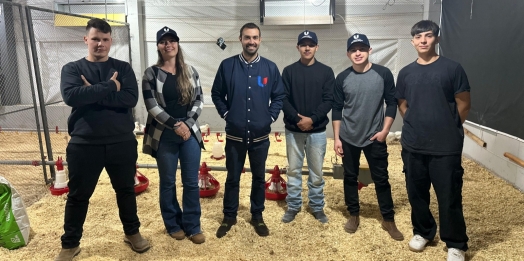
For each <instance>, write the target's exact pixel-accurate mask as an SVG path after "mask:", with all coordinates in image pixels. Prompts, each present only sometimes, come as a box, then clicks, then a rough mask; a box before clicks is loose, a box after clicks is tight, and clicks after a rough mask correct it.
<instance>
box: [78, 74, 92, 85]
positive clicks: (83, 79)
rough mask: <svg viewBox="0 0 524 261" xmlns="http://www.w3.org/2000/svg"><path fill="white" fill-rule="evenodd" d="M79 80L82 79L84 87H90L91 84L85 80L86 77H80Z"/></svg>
mask: <svg viewBox="0 0 524 261" xmlns="http://www.w3.org/2000/svg"><path fill="white" fill-rule="evenodd" d="M80 78H82V81H84V86H86V87H87V86H91V84H90V83H89V82H88V81H87V80H86V77H84V75H80Z"/></svg>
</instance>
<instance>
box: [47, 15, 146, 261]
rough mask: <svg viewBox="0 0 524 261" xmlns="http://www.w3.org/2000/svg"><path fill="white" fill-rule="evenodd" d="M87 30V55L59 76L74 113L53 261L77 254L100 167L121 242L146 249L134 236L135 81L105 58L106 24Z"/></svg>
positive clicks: (125, 66)
mask: <svg viewBox="0 0 524 261" xmlns="http://www.w3.org/2000/svg"><path fill="white" fill-rule="evenodd" d="M86 31H87V32H86V36H84V42H85V43H86V45H87V47H88V55H87V56H86V57H85V58H82V59H80V60H78V61H74V62H70V63H68V64H66V65H65V66H64V67H63V68H62V74H61V83H60V91H61V93H62V97H63V99H64V102H65V103H66V104H67V105H69V106H71V107H73V109H72V110H71V115H70V116H69V119H68V131H69V135H71V140H70V141H69V144H68V145H67V150H66V157H67V162H68V169H69V184H68V186H69V194H68V196H67V203H66V207H65V218H64V234H63V235H62V238H61V239H62V250H61V251H60V254H59V255H58V256H57V257H56V259H55V260H59V261H60V260H72V258H73V257H74V256H76V255H77V254H78V253H79V252H80V247H79V245H80V238H81V237H82V231H83V228H82V227H83V225H84V221H85V218H86V214H87V208H88V205H89V198H90V197H91V195H92V194H93V191H94V190H95V187H96V184H97V182H98V178H99V177H100V173H101V171H102V169H103V168H104V167H105V168H106V171H107V173H108V174H109V177H110V179H111V184H112V185H113V189H114V190H115V192H116V199H117V204H118V209H119V214H120V220H121V221H122V224H123V227H124V233H125V238H124V241H125V242H127V243H129V244H130V245H131V248H132V249H133V250H134V251H136V252H139V253H142V252H145V251H147V250H148V249H149V242H148V241H147V240H146V239H144V238H142V236H141V235H140V233H139V227H140V221H139V220H138V216H137V207H136V198H135V192H134V175H135V173H136V160H137V158H138V153H137V141H136V139H135V136H134V134H133V129H134V123H133V116H132V114H131V109H132V108H133V107H135V105H136V103H137V101H138V85H137V81H136V77H135V74H134V72H133V69H132V68H131V65H130V64H129V63H127V62H124V61H119V60H116V59H113V58H110V57H109V55H108V54H109V50H110V47H111V43H112V39H111V27H110V26H109V24H108V23H107V22H105V21H103V20H101V19H91V20H89V22H88V23H87V27H86Z"/></svg>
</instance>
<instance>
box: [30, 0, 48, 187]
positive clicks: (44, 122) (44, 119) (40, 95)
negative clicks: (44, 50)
mask: <svg viewBox="0 0 524 261" xmlns="http://www.w3.org/2000/svg"><path fill="white" fill-rule="evenodd" d="M25 11H26V18H27V28H28V32H29V43H30V44H31V53H32V55H33V65H34V69H35V77H36V88H37V91H38V100H39V101H40V115H41V116H42V125H43V128H44V137H45V141H46V148H47V158H48V159H49V160H53V149H52V147H51V139H50V136H49V126H48V123H47V114H46V109H45V101H44V94H43V92H42V88H43V87H42V78H41V76H40V65H39V63H38V53H37V51H36V39H35V32H34V28H33V19H32V17H31V7H30V6H26V8H25ZM49 170H50V172H51V178H52V179H54V178H55V169H54V168H53V167H52V166H50V167H49ZM46 179H47V177H46ZM50 182H51V180H46V183H50Z"/></svg>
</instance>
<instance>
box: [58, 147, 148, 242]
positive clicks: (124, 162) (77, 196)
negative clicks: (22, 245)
mask: <svg viewBox="0 0 524 261" xmlns="http://www.w3.org/2000/svg"><path fill="white" fill-rule="evenodd" d="M66 157H67V158H66V159H67V164H68V169H69V184H68V186H69V194H68V195H67V202H66V206H65V217H64V235H62V238H61V239H62V247H63V248H74V247H77V246H78V245H80V238H82V232H83V225H84V222H85V219H86V214H87V208H88V205H89V198H91V195H93V192H94V190H95V187H96V184H97V182H98V178H99V177H100V173H101V172H102V169H103V168H104V167H105V168H106V171H107V174H108V175H109V178H110V179H111V185H112V186H113V189H114V190H115V192H116V201H117V204H118V210H119V215H120V220H121V221H122V224H123V227H124V233H125V234H126V235H133V234H136V233H138V229H139V227H140V221H139V220H138V216H137V213H136V212H137V208H136V197H135V189H134V185H135V181H134V176H135V173H136V160H137V158H138V153H137V141H136V140H130V141H125V142H120V143H115V144H107V145H88V144H71V143H69V144H68V145H67V150H66Z"/></svg>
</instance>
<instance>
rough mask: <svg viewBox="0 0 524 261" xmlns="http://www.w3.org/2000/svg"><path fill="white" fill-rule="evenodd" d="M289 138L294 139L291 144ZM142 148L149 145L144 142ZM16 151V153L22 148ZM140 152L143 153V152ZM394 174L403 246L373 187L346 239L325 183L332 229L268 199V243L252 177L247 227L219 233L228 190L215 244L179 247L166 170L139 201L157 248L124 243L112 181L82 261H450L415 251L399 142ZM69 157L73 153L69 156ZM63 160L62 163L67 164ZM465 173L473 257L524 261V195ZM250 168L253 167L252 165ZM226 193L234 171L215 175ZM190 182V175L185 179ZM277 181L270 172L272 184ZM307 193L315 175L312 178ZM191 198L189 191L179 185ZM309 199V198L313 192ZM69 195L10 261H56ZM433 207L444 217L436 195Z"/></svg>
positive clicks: (212, 224)
mask: <svg viewBox="0 0 524 261" xmlns="http://www.w3.org/2000/svg"><path fill="white" fill-rule="evenodd" d="M283 139H284V138H283ZM214 141H215V140H214V139H211V141H210V142H209V143H207V148H208V150H207V151H204V152H203V153H202V161H205V162H207V164H208V165H209V166H224V165H225V160H214V159H211V148H212V146H213V142H214ZM141 142H142V140H141V138H140V137H139V144H141ZM332 146H333V142H332V140H329V141H328V151H327V154H326V158H325V162H324V166H325V167H326V168H328V169H329V168H330V167H331V165H332V163H331V157H332V156H333V155H334V152H333V151H332ZM14 149H16V148H14ZM139 151H140V145H139ZM388 151H389V153H390V156H389V159H390V164H389V172H390V182H391V185H392V193H393V199H394V202H395V211H396V217H395V218H396V222H397V226H398V228H399V229H400V231H402V232H403V233H404V235H405V240H404V241H402V242H397V241H394V240H392V239H390V238H389V236H388V234H387V233H386V232H385V231H383V230H382V229H381V228H380V221H381V216H380V213H379V209H378V204H377V200H376V196H375V191H374V187H373V184H370V185H369V186H368V187H364V188H363V189H362V190H361V191H360V201H361V222H360V227H359V229H358V230H357V232H356V233H355V234H348V233H346V232H344V229H343V226H344V223H345V222H346V219H347V218H348V213H347V211H346V207H345V205H344V197H343V188H342V180H339V179H333V178H332V177H325V180H326V185H325V189H324V192H325V195H326V199H325V201H326V206H325V212H326V214H327V216H328V217H329V223H328V224H325V225H324V224H321V223H320V222H318V221H317V220H315V219H314V218H313V216H312V215H311V213H310V212H309V210H308V209H307V207H306V206H307V196H306V198H305V200H304V207H303V209H302V212H300V213H299V214H298V215H297V218H296V220H295V221H293V222H291V223H289V224H283V223H282V222H281V221H280V219H281V217H282V215H283V213H284V211H285V209H286V203H285V201H266V210H265V211H264V219H265V221H266V223H267V225H268V227H269V229H270V233H271V234H270V236H268V237H265V238H262V237H258V236H257V235H256V234H255V232H254V230H253V228H252V227H251V226H250V224H249V219H250V213H249V193H250V182H251V178H250V174H249V173H246V174H243V175H242V179H241V190H240V209H239V213H238V224H237V225H235V226H233V228H232V229H231V231H230V232H229V233H228V235H227V236H225V237H224V238H221V239H217V238H216V236H215V232H216V229H217V228H218V226H219V225H220V221H221V219H222V199H223V193H224V190H223V187H222V188H221V189H220V191H219V192H218V194H217V195H216V196H215V197H212V198H203V199H201V204H202V218H201V222H202V229H203V230H204V234H205V235H206V237H207V240H206V242H205V243H204V244H202V245H195V244H193V243H191V241H189V240H182V241H176V240H174V239H172V238H170V237H169V236H168V235H167V234H166V233H165V229H164V226H163V223H162V219H161V216H160V211H159V206H158V172H157V170H156V169H140V171H141V172H142V173H143V174H144V175H146V176H147V177H148V178H149V180H150V186H149V188H148V189H147V190H146V191H145V192H144V193H142V194H140V195H138V197H137V202H138V211H139V217H140V221H141V223H142V226H141V233H142V234H143V235H144V236H145V237H146V238H148V239H149V240H150V242H151V245H152V248H151V249H150V250H149V251H148V252H146V253H144V254H136V253H134V252H132V251H131V250H130V249H129V247H128V246H127V245H126V244H124V242H123V240H122V237H123V232H122V225H121V223H120V221H119V219H118V208H117V206H116V200H115V195H114V191H113V190H112V188H111V184H110V182H109V178H108V177H107V175H106V174H105V173H104V174H102V176H101V178H100V180H99V183H98V186H97V188H96V190H95V193H94V194H93V196H92V198H91V205H90V208H89V211H88V216H87V220H86V223H85V225H84V236H83V238H82V241H81V248H82V252H81V253H80V255H79V256H78V257H76V258H75V260H445V257H446V252H445V251H444V247H445V244H444V243H443V242H442V241H440V240H438V237H437V239H436V241H435V242H434V243H432V244H431V245H430V246H428V247H427V248H426V250H425V251H424V252H422V253H414V252H411V251H409V249H408V246H407V244H408V242H409V240H410V238H411V234H412V232H411V231H412V227H411V221H410V206H409V202H408V200H407V195H406V189H405V181H404V177H403V173H402V172H401V170H402V163H401V159H400V145H399V144H398V142H397V143H395V142H393V143H391V144H389V147H388ZM62 153H63V152H62ZM58 154H59V153H55V157H56V156H59V155H58ZM139 163H155V161H154V159H152V158H151V157H149V156H147V155H143V154H140V156H139ZM274 165H279V166H280V167H282V166H285V165H286V157H285V140H284V141H282V142H275V138H274V137H272V139H271V148H270V153H269V158H268V160H267V165H266V167H267V168H272V167H274ZM463 165H464V169H465V176H464V190H463V198H464V200H463V204H464V214H465V218H466V223H467V226H468V230H467V231H468V235H469V237H470V241H469V245H470V250H469V251H468V252H467V258H468V259H470V260H521V259H522V258H523V256H524V248H523V247H522V246H523V245H524V229H523V226H524V214H523V213H524V212H523V209H524V194H522V193H521V192H520V191H518V190H517V189H515V188H514V187H512V186H511V185H509V184H508V183H506V182H505V181H503V180H502V179H500V178H498V177H496V176H494V175H493V174H492V173H490V172H488V171H487V170H486V169H484V168H482V167H481V166H480V165H478V164H477V163H475V162H473V161H471V160H468V159H464V160H463ZM246 166H249V165H248V163H246ZM211 173H212V175H214V177H215V178H217V180H219V181H220V183H221V184H222V185H223V184H224V182H225V179H226V173H225V172H223V171H211ZM177 176H178V177H177V180H180V174H177ZM269 176H270V174H267V176H266V177H267V178H269ZM303 180H304V185H305V182H306V180H307V176H304V177H303ZM177 185H178V187H177V194H178V195H179V199H181V193H182V189H181V183H180V182H178V183H177ZM303 195H307V187H305V189H304V192H303ZM65 199H66V196H65V195H63V196H52V195H50V194H49V193H46V195H45V196H44V197H43V198H41V199H40V200H39V201H37V202H35V203H34V204H32V205H31V206H29V207H28V208H27V211H28V215H29V218H30V221H31V229H32V231H31V235H30V242H29V244H28V245H27V246H26V247H23V248H20V249H18V250H11V251H9V250H7V249H0V256H1V257H2V258H1V259H2V260H51V259H52V258H54V256H55V255H56V254H57V253H58V252H59V250H60V235H61V234H62V232H63V229H62V226H63V211H64V205H65ZM431 200H432V203H431V209H432V211H433V213H434V214H435V215H436V217H437V218H438V209H437V204H436V198H435V195H434V194H433V193H432V198H431Z"/></svg>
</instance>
